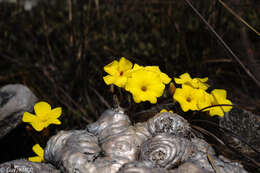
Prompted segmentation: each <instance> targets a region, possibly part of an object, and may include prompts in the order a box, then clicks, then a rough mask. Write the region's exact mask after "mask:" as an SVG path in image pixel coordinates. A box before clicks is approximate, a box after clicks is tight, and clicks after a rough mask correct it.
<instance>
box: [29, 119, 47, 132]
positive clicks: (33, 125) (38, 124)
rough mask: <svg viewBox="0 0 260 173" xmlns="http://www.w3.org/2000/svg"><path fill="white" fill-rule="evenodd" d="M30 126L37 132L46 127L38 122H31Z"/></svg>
mask: <svg viewBox="0 0 260 173" xmlns="http://www.w3.org/2000/svg"><path fill="white" fill-rule="evenodd" d="M31 125H32V127H33V128H34V129H35V130H36V131H38V132H39V131H42V129H44V128H45V127H46V125H45V123H42V122H40V121H39V120H37V121H34V122H32V123H31Z"/></svg>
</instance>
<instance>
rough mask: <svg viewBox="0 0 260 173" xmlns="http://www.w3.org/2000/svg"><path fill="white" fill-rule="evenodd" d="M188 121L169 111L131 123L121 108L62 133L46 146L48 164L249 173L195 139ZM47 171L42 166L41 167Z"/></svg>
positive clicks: (122, 172)
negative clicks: (210, 159)
mask: <svg viewBox="0 0 260 173" xmlns="http://www.w3.org/2000/svg"><path fill="white" fill-rule="evenodd" d="M190 136H194V135H191V131H190V126H189V124H188V122H187V121H186V120H185V119H184V118H182V117H181V116H179V115H177V114H173V113H169V112H165V113H159V114H157V115H155V116H154V117H153V118H151V119H149V120H148V121H146V122H143V123H137V124H135V125H132V124H131V121H130V120H129V117H128V116H127V115H126V114H125V113H124V111H123V109H121V108H117V109H110V110H106V111H105V112H104V113H103V114H102V115H101V116H100V118H99V119H98V120H97V121H96V122H95V123H93V124H89V125H88V126H87V128H86V129H85V130H71V131H61V132H59V133H58V134H57V135H55V136H53V137H52V138H51V139H50V140H49V141H48V143H47V146H46V148H45V151H44V158H45V160H46V162H49V163H51V164H52V165H54V166H55V167H56V168H57V169H58V170H60V171H61V172H68V173H133V172H134V173H158V172H161V173H214V172H215V168H213V167H212V165H211V163H210V162H209V161H208V155H210V156H211V158H212V159H213V161H214V162H215V165H216V168H217V169H218V171H220V173H235V172H236V173H246V171H245V170H244V169H243V167H242V166H241V165H240V164H239V163H236V162H231V161H229V160H228V159H226V158H224V157H217V156H216V155H215V152H214V149H213V148H212V147H211V146H210V145H209V144H208V143H207V142H206V141H205V140H203V139H200V138H196V137H193V138H191V137H190ZM42 166H43V165H42Z"/></svg>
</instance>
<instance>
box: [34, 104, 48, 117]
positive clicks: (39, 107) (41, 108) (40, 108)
mask: <svg viewBox="0 0 260 173" xmlns="http://www.w3.org/2000/svg"><path fill="white" fill-rule="evenodd" d="M34 111H35V114H36V116H46V114H48V113H49V112H50V111H51V106H50V105H49V104H48V103H47V102H44V101H42V102H38V103H36V104H35V105H34Z"/></svg>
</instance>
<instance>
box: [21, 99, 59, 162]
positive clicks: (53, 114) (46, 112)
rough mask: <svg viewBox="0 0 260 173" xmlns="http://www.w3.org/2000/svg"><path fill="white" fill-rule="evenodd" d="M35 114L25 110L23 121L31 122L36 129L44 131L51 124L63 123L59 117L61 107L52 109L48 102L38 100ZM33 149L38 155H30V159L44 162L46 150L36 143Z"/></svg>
mask: <svg viewBox="0 0 260 173" xmlns="http://www.w3.org/2000/svg"><path fill="white" fill-rule="evenodd" d="M34 112H35V115H33V114H31V113H29V112H24V114H23V119H22V121H23V122H26V123H30V124H31V125H32V127H33V128H34V129H35V130H36V131H38V132H39V131H42V130H43V129H44V128H46V127H48V126H49V125H50V124H56V125H59V124H61V122H60V120H58V118H59V117H60V116H61V113H62V109H61V107H58V108H54V109H51V106H50V105H49V104H48V103H47V102H43V101H41V102H38V103H36V104H35V105H34ZM32 150H33V151H34V152H35V153H36V154H37V156H34V157H29V158H28V160H30V161H32V162H42V161H44V158H43V154H44V150H43V149H42V148H41V146H40V145H39V144H35V145H34V146H33V148H32Z"/></svg>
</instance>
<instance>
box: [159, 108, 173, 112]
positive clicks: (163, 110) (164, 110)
mask: <svg viewBox="0 0 260 173" xmlns="http://www.w3.org/2000/svg"><path fill="white" fill-rule="evenodd" d="M162 112H171V113H173V111H172V110H169V111H167V110H166V109H162V110H161V111H160V113H162Z"/></svg>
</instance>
